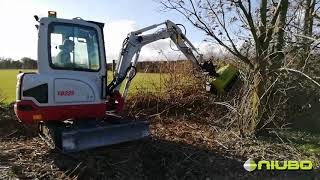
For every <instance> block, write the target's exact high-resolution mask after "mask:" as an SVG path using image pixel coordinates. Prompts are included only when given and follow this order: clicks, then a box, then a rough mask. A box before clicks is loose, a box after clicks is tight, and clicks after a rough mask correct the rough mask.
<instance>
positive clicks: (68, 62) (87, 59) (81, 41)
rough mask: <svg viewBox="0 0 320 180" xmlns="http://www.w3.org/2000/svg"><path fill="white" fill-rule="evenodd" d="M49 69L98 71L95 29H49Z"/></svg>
mask: <svg viewBox="0 0 320 180" xmlns="http://www.w3.org/2000/svg"><path fill="white" fill-rule="evenodd" d="M49 34H50V36H49V37H50V43H49V44H50V54H51V61H50V64H51V67H52V68H54V69H71V70H81V71H98V70H99V69H100V58H99V45H98V35H97V32H96V30H95V29H93V28H89V27H82V26H74V25H59V24H58V25H53V26H51V27H50V29H49Z"/></svg>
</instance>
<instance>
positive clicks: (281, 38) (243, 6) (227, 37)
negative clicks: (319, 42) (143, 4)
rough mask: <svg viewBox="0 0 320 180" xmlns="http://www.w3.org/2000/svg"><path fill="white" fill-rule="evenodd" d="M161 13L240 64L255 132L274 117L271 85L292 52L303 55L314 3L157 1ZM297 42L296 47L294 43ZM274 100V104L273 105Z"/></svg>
mask: <svg viewBox="0 0 320 180" xmlns="http://www.w3.org/2000/svg"><path fill="white" fill-rule="evenodd" d="M160 3H161V5H162V7H163V10H165V11H166V10H173V11H176V12H178V13H180V14H181V15H182V16H184V17H185V18H186V19H187V20H188V21H189V22H190V23H191V24H193V25H194V26H195V27H196V28H198V29H199V30H200V31H202V32H204V33H205V34H206V35H207V41H210V42H212V43H217V44H219V45H221V46H222V47H224V48H225V49H226V50H227V51H228V52H230V53H231V54H232V55H234V56H235V57H236V58H237V59H238V60H240V61H241V62H243V63H244V64H246V65H247V66H248V68H249V69H250V72H251V74H253V75H252V76H251V77H252V78H251V79H250V80H249V82H250V87H249V89H252V92H251V96H249V98H250V99H249V100H248V99H247V100H245V101H244V102H252V101H254V102H253V103H252V104H253V105H251V107H249V106H248V107H246V108H247V109H251V110H252V112H251V114H253V115H252V118H253V119H254V120H255V121H256V122H257V123H256V125H257V128H258V127H259V126H260V127H263V126H265V124H266V123H268V122H269V121H268V118H269V117H271V116H274V114H273V113H272V112H271V111H270V110H274V109H275V107H277V106H274V104H272V103H274V102H280V101H281V98H280V99H279V97H277V96H275V95H274V94H275V93H276V92H277V86H276V84H277V83H276V82H277V81H279V78H280V77H281V75H282V74H283V70H284V69H287V68H286V67H287V65H288V59H287V58H286V57H287V54H288V53H289V52H290V50H292V51H293V48H292V45H293V46H295V47H296V48H299V49H301V48H303V51H304V52H306V51H307V53H309V51H310V50H311V49H310V45H311V43H312V42H314V41H305V37H304V38H303V39H304V41H303V45H302V46H299V47H297V46H296V45H297V44H296V43H294V42H298V41H299V40H300V39H302V37H303V36H308V37H309V36H310V37H311V36H313V35H314V34H313V32H314V31H313V27H314V16H315V14H316V13H315V12H316V10H317V2H316V0H293V1H290V2H289V0H272V1H270V0H259V1H252V0H160ZM300 42H301V41H300ZM274 98H278V99H277V100H275V99H274Z"/></svg>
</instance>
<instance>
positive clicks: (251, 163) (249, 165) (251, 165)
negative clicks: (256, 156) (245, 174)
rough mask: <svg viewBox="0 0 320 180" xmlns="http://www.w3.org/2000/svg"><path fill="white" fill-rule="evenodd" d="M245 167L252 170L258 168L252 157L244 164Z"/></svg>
mask: <svg viewBox="0 0 320 180" xmlns="http://www.w3.org/2000/svg"><path fill="white" fill-rule="evenodd" d="M243 167H244V169H245V170H247V171H249V172H251V171H254V170H256V169H257V164H256V162H254V160H253V159H251V158H250V159H248V160H247V161H246V162H245V163H244V164H243Z"/></svg>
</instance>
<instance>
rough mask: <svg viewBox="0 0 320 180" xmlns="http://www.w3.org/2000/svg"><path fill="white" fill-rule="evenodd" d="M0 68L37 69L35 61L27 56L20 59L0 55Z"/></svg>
mask: <svg viewBox="0 0 320 180" xmlns="http://www.w3.org/2000/svg"><path fill="white" fill-rule="evenodd" d="M0 69H37V61H36V60H34V59H31V58H28V57H23V58H21V59H20V60H14V59H12V58H1V57H0Z"/></svg>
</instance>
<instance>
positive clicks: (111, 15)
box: [0, 0, 219, 61]
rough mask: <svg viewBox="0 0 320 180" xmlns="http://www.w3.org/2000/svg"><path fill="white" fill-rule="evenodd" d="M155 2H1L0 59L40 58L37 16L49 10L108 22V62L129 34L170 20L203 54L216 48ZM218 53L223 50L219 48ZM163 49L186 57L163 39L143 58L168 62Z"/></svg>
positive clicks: (176, 56) (143, 52)
mask: <svg viewBox="0 0 320 180" xmlns="http://www.w3.org/2000/svg"><path fill="white" fill-rule="evenodd" d="M159 9H160V4H159V3H157V2H156V1H154V0H105V1H101V0H100V1H99V0H1V2H0V22H1V28H0V56H1V57H11V58H14V59H20V58H21V57H31V58H34V59H36V58H37V31H36V28H35V26H34V25H35V24H36V22H35V20H34V18H33V16H34V15H38V16H39V17H41V16H47V11H48V10H54V11H57V14H58V17H59V18H66V19H70V18H74V17H81V18H82V19H85V20H93V21H98V22H103V23H105V29H104V31H105V43H106V53H107V59H108V61H110V60H112V59H115V58H117V56H118V53H119V50H120V48H121V44H122V42H123V39H124V38H125V37H126V35H127V34H128V33H129V32H130V31H133V30H136V29H139V28H143V27H145V26H149V25H152V24H157V23H160V22H163V21H165V20H166V19H170V20H172V21H173V22H175V23H181V24H184V25H185V27H186V29H187V37H188V38H189V39H190V40H191V41H192V42H193V43H194V45H195V46H197V47H199V49H200V50H202V52H206V51H210V50H212V48H213V47H211V46H210V45H209V44H207V43H204V42H202V40H203V39H205V36H204V34H203V33H202V32H200V31H198V30H197V29H195V28H194V27H193V26H192V25H191V24H189V23H188V22H187V21H186V20H185V19H184V18H183V17H182V16H180V15H179V14H178V13H176V12H161V11H160V10H159ZM214 49H215V50H214V51H219V48H217V47H215V48H214ZM160 50H162V51H163V52H164V53H165V54H166V55H167V56H169V57H170V58H173V59H178V58H180V59H181V58H183V57H184V56H181V53H177V52H174V51H172V50H171V49H170V47H169V40H161V41H157V42H155V43H152V44H150V45H148V46H146V47H144V48H143V49H142V51H141V57H142V59H144V60H145V59H154V60H160V59H164V55H162V54H161V53H159V51H160Z"/></svg>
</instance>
